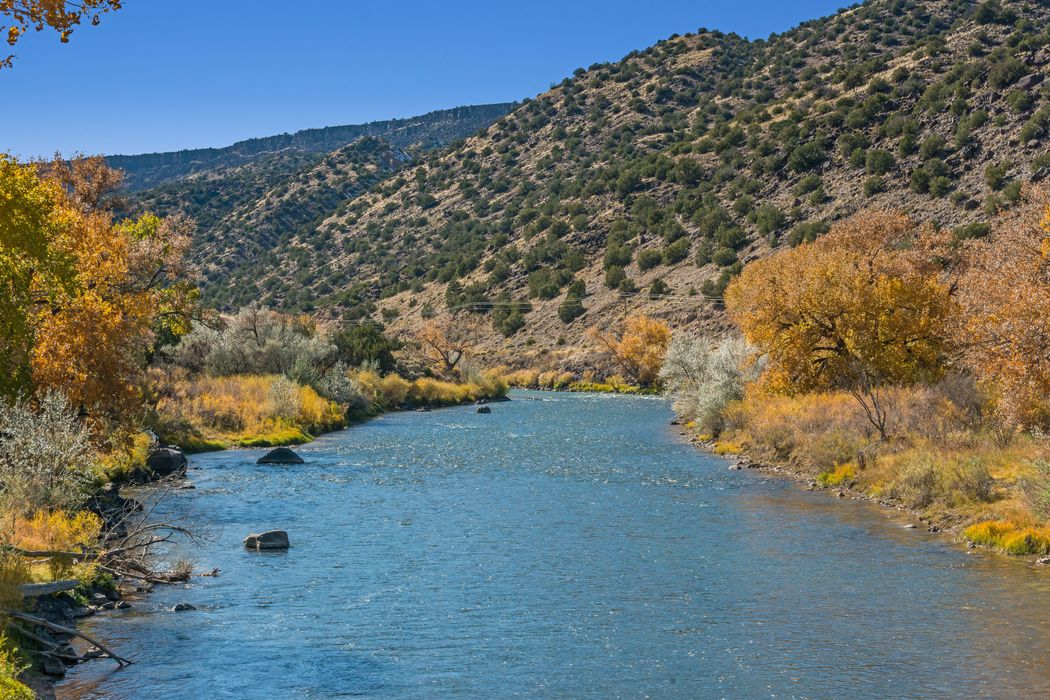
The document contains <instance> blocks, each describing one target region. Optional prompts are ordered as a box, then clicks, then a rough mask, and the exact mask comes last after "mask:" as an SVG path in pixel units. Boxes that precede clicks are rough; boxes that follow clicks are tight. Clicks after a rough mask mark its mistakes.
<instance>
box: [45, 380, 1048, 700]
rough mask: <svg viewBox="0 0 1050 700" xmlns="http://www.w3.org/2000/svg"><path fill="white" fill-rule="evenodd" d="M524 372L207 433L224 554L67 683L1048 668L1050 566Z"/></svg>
mask: <svg viewBox="0 0 1050 700" xmlns="http://www.w3.org/2000/svg"><path fill="white" fill-rule="evenodd" d="M512 396H513V399H514V400H513V401H511V402H507V403H497V404H493V407H492V413H491V414H488V415H479V414H476V413H475V412H474V410H473V408H472V407H460V408H452V409H443V410H436V411H433V412H429V413H415V412H411V413H393V414H388V415H385V416H382V417H380V418H377V419H375V420H371V421H369V422H367V423H364V424H361V425H357V426H354V427H352V428H350V429H348V430H345V431H341V432H338V433H332V434H330V435H327V436H324V437H322V438H321V439H318V440H316V441H315V442H312V443H310V444H308V445H304V446H303V447H302V448H297V449H299V452H300V454H302V455H303V457H304V458H305V459H306V460H307V464H305V465H301V466H291V467H285V466H257V465H256V464H255V460H256V458H258V457H259V455H260V454H262V452H263V451H261V450H237V451H229V452H218V453H211V454H205V455H199V456H196V457H194V458H192V459H191V471H190V472H189V477H190V478H191V479H192V480H193V481H194V482H195V483H196V485H197V488H196V490H192V491H180V492H177V493H175V494H174V495H173V496H172V497H171V498H169V499H168V501H167V503H166V504H165V506H164V507H165V508H166V509H167V510H168V511H169V512H170V513H171V514H172V516H184V517H191V518H192V517H197V518H199V519H200V520H205V519H206V520H207V521H209V522H212V523H214V524H215V528H216V531H215V532H213V533H211V534H212V536H211V538H210V539H209V540H208V541H206V542H205V543H204V544H203V545H201V546H200V547H198V548H195V549H192V550H189V556H190V557H191V558H192V560H193V563H194V567H195V569H196V570H210V569H212V568H213V567H218V568H220V569H221V573H220V575H219V576H217V577H214V578H195V579H194V580H193V582H192V584H191V585H187V586H162V587H158V588H157V589H156V590H155V592H154V593H153V594H151V595H150V596H148V597H147V598H145V599H142V600H138V601H135V604H134V607H133V608H131V609H129V610H126V611H117V612H114V613H112V614H106V615H104V616H97V617H95V618H92V619H90V620H88V621H85V629H86V630H88V631H89V632H90V633H92V634H95V635H98V636H99V637H101V638H103V639H104V640H105V641H107V642H108V643H109V644H110V645H111V646H112V647H114V648H115V650H117V651H119V652H120V653H122V654H123V655H125V656H128V657H131V658H132V659H134V660H135V662H136V663H135V664H134V665H132V666H130V667H128V668H126V669H123V670H119V671H117V670H114V668H113V667H114V664H112V663H110V662H108V661H106V660H100V661H95V662H91V663H89V664H85V665H83V666H81V667H79V668H78V669H76V670H75V671H73V672H71V673H70V675H69V676H68V677H67V680H66V681H64V682H63V683H62V684H61V685H60V686H59V688H58V691H59V697H60V698H66V699H72V698H77V699H80V700H83V699H87V698H107V699H109V698H115V699H126V700H140V699H151V698H180V699H183V698H265V699H269V698H335V697H349V696H356V697H376V698H431V697H467V698H502V697H513V696H521V697H557V698H611V697H627V698H636V697H654V698H663V697H684V698H833V697H841V698H879V699H882V698H898V697H900V698H903V697H942V698H943V697H958V698H973V697H1002V698H1018V697H1037V696H1038V697H1047V696H1048V695H1050V634H1048V631H1050V630H1048V626H1050V625H1048V622H1047V620H1048V616H1047V614H1046V611H1047V610H1050V571H1043V570H1040V569H1038V568H1036V567H1034V566H1031V565H1027V564H1023V563H1019V562H1016V561H1009V560H1007V559H1005V558H1002V557H997V556H994V555H990V554H987V553H983V552H975V551H973V550H966V549H965V548H963V547H960V546H959V545H957V544H953V543H951V542H950V541H948V540H947V539H945V538H943V537H941V536H937V535H932V534H929V533H926V532H925V531H922V530H909V529H904V527H903V526H904V525H905V524H906V522H907V520H906V518H905V516H903V515H902V514H898V513H896V512H892V511H886V510H884V509H880V508H878V507H877V506H874V505H871V504H868V503H866V502H854V501H844V500H840V499H834V498H830V497H828V495H826V494H823V493H807V492H805V491H803V490H802V489H800V488H798V486H797V485H796V484H794V483H792V482H789V481H787V480H784V479H780V478H776V477H770V476H766V475H763V474H759V473H755V472H751V471H728V470H727V468H726V467H727V463H726V462H725V461H724V460H722V459H720V458H717V457H712V456H709V455H706V454H703V453H701V452H700V451H698V450H696V449H695V448H693V447H692V446H690V445H689V444H687V443H686V442H684V441H682V440H681V439H680V438H679V437H678V434H677V432H676V429H675V428H673V427H671V426H669V425H668V423H669V420H670V419H671V417H672V415H671V412H670V408H669V406H668V404H667V402H666V401H664V400H662V399H657V398H642V397H621V396H607V395H587V394H550V393H539V392H520V391H519V392H513V394H512ZM194 514H196V515H194ZM271 528H281V529H286V530H288V532H289V535H290V538H291V541H292V545H293V546H292V548H291V549H290V550H288V551H287V552H283V553H256V552H247V551H245V550H244V549H243V548H242V547H241V539H242V538H243V537H244V536H245V535H246V534H248V533H249V532H257V531H260V530H264V529H271ZM178 602H188V603H191V604H192V605H194V606H196V607H197V610H194V611H186V612H171V611H170V608H171V607H172V606H173V605H174V604H175V603H178Z"/></svg>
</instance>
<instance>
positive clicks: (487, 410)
mask: <svg viewBox="0 0 1050 700" xmlns="http://www.w3.org/2000/svg"><path fill="white" fill-rule="evenodd" d="M478 413H492V409H491V408H489V407H488V406H478Z"/></svg>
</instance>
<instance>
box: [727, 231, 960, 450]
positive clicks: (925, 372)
mask: <svg viewBox="0 0 1050 700" xmlns="http://www.w3.org/2000/svg"><path fill="white" fill-rule="evenodd" d="M942 244H943V237H942V236H941V235H939V234H938V233H936V232H935V231H933V230H932V229H923V228H920V227H918V226H917V225H916V224H915V223H914V222H913V221H911V220H910V219H909V218H907V217H905V216H903V215H900V214H892V213H884V212H864V213H861V214H858V215H856V216H854V217H853V218H851V219H849V220H848V221H846V222H843V223H841V224H839V225H838V226H836V227H834V228H833V229H832V230H831V231H830V232H829V233H828V234H827V235H826V236H824V237H822V238H820V239H818V240H816V241H814V242H812V243H805V244H803V245H800V246H798V247H797V248H793V249H790V250H784V251H781V252H779V253H777V254H775V255H772V256H770V257H768V258H765V259H763V260H757V261H755V262H752V263H751V264H749V265H748V266H747V267H745V268H744V271H743V272H742V273H741V275H740V276H739V277H738V278H737V279H736V280H734V282H733V283H732V284H731V285H730V286H729V287H728V289H727V290H726V295H725V296H726V309H727V310H728V312H729V315H730V317H731V318H732V319H733V320H734V321H735V322H736V323H737V325H738V326H739V327H740V329H741V330H742V331H743V333H744V335H745V337H746V338H747V340H748V341H749V342H751V343H752V344H754V345H755V346H756V347H757V348H758V349H759V351H760V352H762V353H764V354H765V355H766V357H767V360H768V364H767V366H766V369H765V371H764V372H763V375H762V379H761V381H762V385H763V386H764V387H765V388H766V389H768V390H771V391H775V392H784V393H796V392H807V391H823V390H830V389H844V390H847V391H849V392H850V393H852V394H853V395H854V397H855V398H856V399H857V400H858V401H859V402H860V404H861V406H862V408H863V409H864V411H865V414H866V415H867V417H868V419H869V420H870V421H871V423H872V424H873V425H874V426H875V427H876V428H877V429H878V431H879V434H880V435H881V436H882V437H886V434H887V432H886V431H887V419H888V416H887V413H886V408H885V406H884V402H883V401H882V396H881V390H882V389H883V388H884V387H886V386H888V385H907V384H912V383H916V382H920V381H924V380H929V379H933V378H935V377H936V376H937V375H938V374H939V373H940V372H941V371H942V368H943V361H944V356H945V351H946V344H947V338H948V327H947V324H948V320H949V317H950V315H951V310H952V299H951V293H950V288H949V285H948V284H947V283H946V282H944V281H943V280H942V279H941V278H940V275H939V268H938V267H937V265H936V264H935V263H934V262H933V261H934V259H935V258H936V255H935V254H936V253H938V252H939V249H940V246H941V245H942Z"/></svg>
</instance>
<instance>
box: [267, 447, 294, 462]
mask: <svg viewBox="0 0 1050 700" xmlns="http://www.w3.org/2000/svg"><path fill="white" fill-rule="evenodd" d="M256 464H303V458H302V457H300V456H299V455H297V454H295V453H294V452H292V451H291V450H289V449H288V448H287V447H278V448H277V449H275V450H270V451H269V452H267V453H266V454H264V455H263V456H262V457H260V458H259V460H258V461H257V462H256Z"/></svg>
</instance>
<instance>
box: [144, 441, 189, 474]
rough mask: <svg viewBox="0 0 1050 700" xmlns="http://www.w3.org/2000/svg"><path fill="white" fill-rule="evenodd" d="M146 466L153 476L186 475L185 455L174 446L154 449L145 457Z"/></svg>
mask: <svg viewBox="0 0 1050 700" xmlns="http://www.w3.org/2000/svg"><path fill="white" fill-rule="evenodd" d="M146 466H147V467H149V469H150V471H151V472H153V475H154V476H159V477H164V476H173V475H178V476H182V475H183V474H185V473H186V455H185V454H183V452H182V450H180V449H179V448H178V447H175V446H174V445H165V446H161V447H154V448H153V450H151V451H150V453H149V456H148V457H146Z"/></svg>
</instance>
